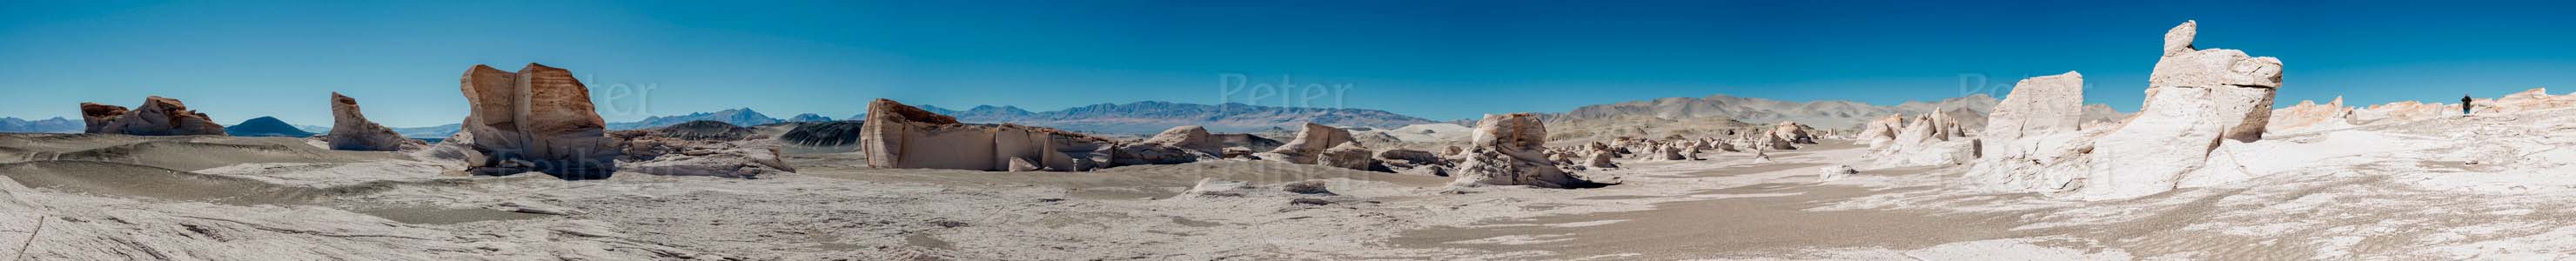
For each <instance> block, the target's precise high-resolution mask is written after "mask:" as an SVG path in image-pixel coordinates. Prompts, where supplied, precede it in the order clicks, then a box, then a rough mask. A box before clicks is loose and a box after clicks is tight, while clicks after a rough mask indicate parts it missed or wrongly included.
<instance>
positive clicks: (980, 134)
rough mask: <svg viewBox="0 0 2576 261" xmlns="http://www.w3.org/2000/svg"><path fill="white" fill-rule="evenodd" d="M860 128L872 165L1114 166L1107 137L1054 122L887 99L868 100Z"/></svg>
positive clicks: (863, 148) (1070, 168)
mask: <svg viewBox="0 0 2576 261" xmlns="http://www.w3.org/2000/svg"><path fill="white" fill-rule="evenodd" d="M859 133H860V134H859V135H860V139H859V140H860V150H861V151H862V152H863V153H865V154H866V155H867V158H868V166H870V167H878V168H926V169H964V170H985V171H1008V170H1011V169H1012V168H1011V161H1012V160H1013V159H1020V160H1026V161H1030V162H1035V163H1037V165H1039V166H1042V167H1043V168H1044V169H1046V170H1051V171H1086V170H1092V169H1097V168H1105V167H1109V166H1107V161H1111V160H1113V159H1111V158H1112V157H1111V156H1110V155H1111V154H1113V153H1112V152H1111V151H1112V150H1113V148H1114V147H1113V145H1114V143H1113V142H1111V141H1110V140H1108V139H1106V138H1100V137H1095V136H1090V135H1083V134H1079V133H1072V132H1066V131H1061V130H1056V129H1052V128H1042V127H1029V126H1020V125H1012V124H1000V125H976V124H964V123H959V122H957V119H956V118H954V117H949V116H947V115H939V114H938V113H931V112H930V111H926V110H922V109H921V108H918V107H912V106H910V105H904V104H903V103H899V102H895V101H894V100H887V99H877V100H876V101H873V102H869V103H868V116H867V122H866V123H865V124H862V126H861V127H860V130H859ZM1173 151H1181V150H1178V149H1175V150H1173Z"/></svg>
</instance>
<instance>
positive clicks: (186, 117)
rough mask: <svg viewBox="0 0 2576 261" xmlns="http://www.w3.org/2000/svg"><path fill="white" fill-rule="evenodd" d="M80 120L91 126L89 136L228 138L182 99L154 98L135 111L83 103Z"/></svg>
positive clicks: (150, 98) (114, 106)
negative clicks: (210, 136) (197, 136)
mask: <svg viewBox="0 0 2576 261" xmlns="http://www.w3.org/2000/svg"><path fill="white" fill-rule="evenodd" d="M80 107H81V119H82V120H83V121H85V122H87V123H88V124H89V126H88V127H87V128H85V129H84V132H86V133H104V134H125V135H138V136H176V135H215V136H226V135H227V134H226V133H225V132H224V125H223V124H216V123H215V121H214V120H212V119H210V118H207V117H206V114H205V113H198V112H197V111H194V110H188V105H187V104H185V103H180V102H179V99H171V98H162V97H161V96H152V97H148V98H143V105H142V106H137V107H135V108H134V109H132V110H128V109H126V108H125V107H124V106H116V105H106V104H97V103H87V102H84V103H81V104H80Z"/></svg>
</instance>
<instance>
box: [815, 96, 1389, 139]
mask: <svg viewBox="0 0 2576 261" xmlns="http://www.w3.org/2000/svg"><path fill="white" fill-rule="evenodd" d="M920 107H921V109H922V110H926V111H930V112H933V113H939V114H945V115H948V116H955V117H957V120H958V121H963V122H969V123H1013V124H1022V125H1033V126H1045V127H1053V128H1058V129H1065V130H1072V131H1080V132H1090V133H1107V134H1154V133H1159V132H1162V131H1163V130H1165V129H1170V128H1172V127H1174V126H1181V125H1199V126H1206V127H1207V128H1208V130H1209V131H1215V132H1235V133H1241V132H1257V131H1262V130H1268V129H1271V128H1274V127H1285V126H1297V125H1301V124H1305V123H1307V122H1310V121H1311V122H1314V123H1316V124H1323V125H1332V126H1357V127H1372V128H1396V127H1403V126H1405V125H1413V124H1423V123H1432V122H1433V121H1432V120H1429V119H1423V118H1420V117H1413V116H1406V115H1403V114H1396V113H1393V112H1387V111H1381V110H1370V109H1351V108H1311V107H1274V106H1258V105H1246V104H1241V103H1227V104H1217V105H1207V104H1194V103H1177V102H1163V101H1140V102H1131V103H1126V104H1112V103H1102V104H1094V105H1088V106H1082V107H1073V108H1067V109H1063V110H1056V111H1045V112H1032V111H1029V110H1024V109H1020V108H1019V107H1013V106H992V105H982V106H975V107H974V108H968V109H966V110H962V111H960V110H951V109H948V108H940V107H938V106H927V105H924V106H920ZM866 119H867V117H866V115H865V114H861V115H857V116H852V117H851V118H849V119H848V120H866Z"/></svg>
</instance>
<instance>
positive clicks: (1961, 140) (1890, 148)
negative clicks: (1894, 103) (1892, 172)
mask: <svg viewBox="0 0 2576 261" xmlns="http://www.w3.org/2000/svg"><path fill="white" fill-rule="evenodd" d="M1955 122H1956V121H1955V120H1952V119H1950V116H1949V114H1947V113H1929V114H1923V115H1921V116H1918V117H1916V118H1915V120H1914V121H1913V123H1910V124H1906V125H1905V128H1902V129H1898V130H1897V131H1896V140H1894V141H1890V142H1886V143H1884V146H1878V147H1877V148H1874V149H1872V150H1871V151H1870V154H1868V155H1866V157H1867V158H1868V161H1869V162H1870V165H1872V166H1877V167H1881V168H1892V167H1912V166H1933V165H1953V164H1967V163H1969V162H1972V161H1975V160H1976V159H1977V154H1978V151H1977V150H1978V147H1977V143H1978V140H1977V139H1973V138H1967V137H1959V136H1953V135H1954V134H1956V133H1958V132H1959V131H1958V130H1956V128H1958V125H1955V124H1954V123H1955ZM1945 128H1947V129H1945Z"/></svg>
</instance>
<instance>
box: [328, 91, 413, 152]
mask: <svg viewBox="0 0 2576 261" xmlns="http://www.w3.org/2000/svg"><path fill="white" fill-rule="evenodd" d="M322 137H323V139H322V140H323V142H325V143H329V144H331V149H334V150H356V151H403V150H412V149H419V148H421V147H423V146H428V145H429V144H428V143H424V142H421V141H420V140H415V139H411V138H404V137H403V136H402V134H401V133H396V132H394V130H393V129H391V128H385V126H384V125H377V124H376V122H374V121H368V120H367V115H366V114H363V113H360V112H359V111H358V99H357V98H349V96H346V95H340V93H338V92H333V93H331V132H330V133H326V134H323V136H322Z"/></svg>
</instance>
